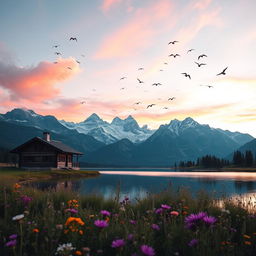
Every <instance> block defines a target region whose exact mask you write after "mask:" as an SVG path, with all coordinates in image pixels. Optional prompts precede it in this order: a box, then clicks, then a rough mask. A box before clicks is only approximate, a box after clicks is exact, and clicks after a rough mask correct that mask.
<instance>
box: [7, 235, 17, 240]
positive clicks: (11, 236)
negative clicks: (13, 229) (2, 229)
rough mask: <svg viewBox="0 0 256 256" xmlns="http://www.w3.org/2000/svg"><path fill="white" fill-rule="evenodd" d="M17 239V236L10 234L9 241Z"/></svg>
mask: <svg viewBox="0 0 256 256" xmlns="http://www.w3.org/2000/svg"><path fill="white" fill-rule="evenodd" d="M17 237H18V235H17V234H12V235H10V236H9V239H11V240H15V239H17Z"/></svg>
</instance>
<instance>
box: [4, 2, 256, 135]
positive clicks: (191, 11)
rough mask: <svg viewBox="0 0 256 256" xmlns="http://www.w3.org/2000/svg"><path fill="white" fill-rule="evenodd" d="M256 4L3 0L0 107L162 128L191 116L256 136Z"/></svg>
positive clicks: (74, 118)
mask: <svg viewBox="0 0 256 256" xmlns="http://www.w3.org/2000/svg"><path fill="white" fill-rule="evenodd" d="M255 10H256V1H255V0H94V1H91V0H73V1H70V0H54V1H52V0H26V1H25V0H23V1H21V0H8V1H1V3H0V24H1V25H0V102H1V104H0V113H5V112H7V111H10V110H12V109H13V108H28V109H33V110H34V111H35V112H36V113H39V114H42V115H54V116H56V117H57V118H58V119H64V120H66V121H74V122H81V121H83V120H85V119H86V118H87V117H88V116H90V115H91V114H92V113H97V114H98V115H99V116H100V117H101V118H102V119H104V120H106V121H111V120H112V119H113V118H114V117H116V116H119V117H120V118H126V117H127V116H128V115H132V116H133V117H134V118H135V119H136V120H137V122H138V123H139V125H141V126H142V125H145V124H147V125H148V126H149V127H151V128H154V129H156V128H158V127H159V125H160V124H165V123H169V122H170V121H171V120H172V119H179V120H183V119H184V118H186V117H192V118H193V119H195V120H196V121H198V122H199V123H202V124H209V125H210V126H212V127H214V128H221V129H227V130H230V131H240V132H244V133H249V134H251V135H253V136H254V137H256V129H255V128H256V65H255V60H256V29H255V28H256V15H255ZM71 37H73V38H76V39H77V40H70V38H71ZM175 40H176V41H178V42H176V43H175V44H171V43H170V44H169V42H171V41H175ZM54 46H57V47H56V48H55V47H54ZM189 49H193V50H192V51H189V52H188V50H189ZM58 53H60V54H58ZM176 53H177V54H179V55H180V56H177V57H176V58H174V57H173V56H169V55H171V54H176ZM202 54H205V55H207V56H206V57H201V58H200V59H199V60H198V56H199V55H202ZM195 62H198V63H204V64H206V65H202V66H200V67H198V65H197V64H196V63H195ZM226 67H228V68H227V69H226V75H218V76H217V74H218V73H221V72H222V70H223V69H224V68H226ZM182 73H187V74H189V75H190V77H191V79H189V77H185V76H184V74H182ZM122 77H125V78H124V79H121V78H122ZM138 79H139V80H141V81H143V83H139V80H138ZM154 83H160V84H161V85H159V86H154V85H153V84H154ZM208 86H210V87H208ZM211 86H212V87H211ZM172 97H174V99H173V100H171V99H170V98H172ZM136 103H138V104H136ZM150 104H155V105H153V106H152V107H148V105H150Z"/></svg>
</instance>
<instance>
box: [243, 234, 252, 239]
mask: <svg viewBox="0 0 256 256" xmlns="http://www.w3.org/2000/svg"><path fill="white" fill-rule="evenodd" d="M243 237H244V238H246V239H251V237H250V236H248V235H243Z"/></svg>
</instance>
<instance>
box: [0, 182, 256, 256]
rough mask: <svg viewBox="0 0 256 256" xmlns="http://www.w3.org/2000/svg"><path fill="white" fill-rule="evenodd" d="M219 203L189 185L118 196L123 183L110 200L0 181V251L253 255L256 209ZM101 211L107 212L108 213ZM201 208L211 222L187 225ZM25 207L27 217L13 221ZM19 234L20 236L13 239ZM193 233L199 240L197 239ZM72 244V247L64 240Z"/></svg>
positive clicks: (15, 253) (41, 253)
mask: <svg viewBox="0 0 256 256" xmlns="http://www.w3.org/2000/svg"><path fill="white" fill-rule="evenodd" d="M70 200H77V201H78V202H76V201H70ZM253 200H255V198H252V201H253ZM219 205H220V204H219V202H217V201H216V200H213V199H211V198H210V197H209V196H208V195H207V194H205V193H203V192H199V194H198V195H197V197H192V196H191V193H190V192H189V191H187V190H180V191H178V192H175V191H172V189H171V188H170V189H168V190H166V191H164V192H162V193H159V194H149V195H148V196H147V197H146V198H145V199H137V200H136V202H131V201H130V200H129V198H120V195H119V192H118V190H117V194H116V195H113V198H112V199H104V198H103V197H102V196H99V195H87V196H81V195H79V194H77V193H75V192H72V191H65V190H63V191H57V192H56V191H51V190H49V191H44V192H43V191H39V190H36V189H32V188H26V187H23V186H21V187H19V186H18V185H16V188H15V187H13V186H12V187H3V186H2V187H1V189H0V255H7V256H8V255H19V256H21V255H38V256H40V255H42V256H44V255H45V256H46V255H47V256H49V255H87V256H88V255H153V251H151V254H150V252H148V254H145V253H147V252H145V251H144V252H143V251H142V248H141V246H142V245H147V246H150V247H152V248H153V250H154V254H155V255H161V256H162V255H163V256H165V255H168V256H169V255H195V256H197V255H203V256H205V255H209V256H211V255H212V256H213V255H214V256H216V255H241V256H242V255H255V252H256V219H255V215H254V214H252V213H250V212H249V211H248V210H247V209H245V208H244V206H243V207H242V205H240V204H239V203H238V204H235V203H234V202H233V201H230V200H224V201H222V204H221V205H222V208H220V207H219ZM168 206H170V207H171V208H170V209H167V208H168ZM159 209H162V210H159ZM101 210H107V211H109V212H110V213H111V214H110V216H106V215H103V214H102V213H101ZM76 211H77V213H76ZM199 212H205V213H206V214H207V215H208V216H213V217H215V218H216V219H217V221H216V222H215V223H213V224H212V225H210V226H209V225H208V226H207V225H204V223H203V222H198V226H196V227H195V228H194V229H189V228H187V227H186V225H185V220H186V218H187V217H188V216H190V214H193V213H194V214H197V213H199ZM19 214H24V217H23V218H22V216H21V219H20V220H12V218H13V217H14V216H17V215H19ZM69 217H75V218H80V219H75V220H74V219H73V222H72V221H71V222H69V223H68V222H67V220H72V219H69ZM96 220H104V221H105V222H104V223H106V225H107V226H106V227H104V228H100V227H97V226H96V225H95V221H96ZM83 223H84V224H83ZM65 224H67V225H65ZM152 224H155V225H156V226H152ZM13 234H17V238H15V239H11V238H9V237H10V235H13ZM117 239H123V245H122V246H120V247H118V248H113V245H112V242H113V241H114V240H117ZM192 239H196V241H197V242H196V243H195V244H193V243H191V240H192ZM14 240H15V242H13V244H12V243H11V244H10V241H14ZM67 243H72V247H71V246H67V248H66V250H64V249H63V247H60V245H63V244H67ZM58 248H59V250H58ZM68 248H70V250H69V249H68ZM62 249H63V250H62Z"/></svg>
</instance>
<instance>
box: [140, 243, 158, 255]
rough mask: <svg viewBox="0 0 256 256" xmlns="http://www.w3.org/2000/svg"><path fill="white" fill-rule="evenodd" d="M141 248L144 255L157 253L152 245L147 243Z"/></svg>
mask: <svg viewBox="0 0 256 256" xmlns="http://www.w3.org/2000/svg"><path fill="white" fill-rule="evenodd" d="M140 250H141V252H142V253H143V254H144V255H147V256H154V255H155V250H154V249H153V248H152V247H150V246H148V245H145V244H144V245H142V246H141V247H140Z"/></svg>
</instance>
